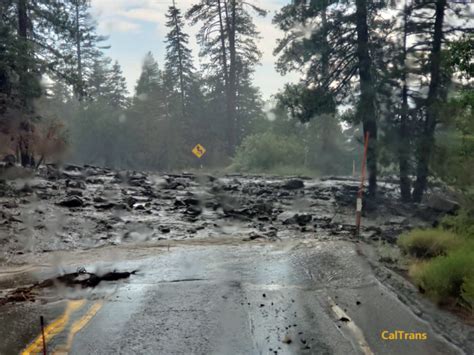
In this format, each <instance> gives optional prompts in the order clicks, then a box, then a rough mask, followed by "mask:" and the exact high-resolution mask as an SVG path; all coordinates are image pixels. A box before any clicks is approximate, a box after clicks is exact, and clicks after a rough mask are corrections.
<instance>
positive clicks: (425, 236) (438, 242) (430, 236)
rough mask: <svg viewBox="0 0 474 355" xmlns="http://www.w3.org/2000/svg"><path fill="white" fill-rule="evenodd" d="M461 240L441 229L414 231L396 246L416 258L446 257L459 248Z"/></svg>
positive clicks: (401, 237) (403, 236)
mask: <svg viewBox="0 0 474 355" xmlns="http://www.w3.org/2000/svg"><path fill="white" fill-rule="evenodd" d="M462 243H463V240H462V239H461V238H460V237H459V236H457V235H456V234H454V233H451V232H448V231H444V230H442V229H415V230H412V231H410V232H409V233H407V234H403V235H402V236H400V238H399V239H398V246H399V247H400V248H401V249H402V250H403V251H404V252H405V253H406V254H409V255H411V256H414V257H417V258H432V257H436V256H439V255H446V254H447V253H448V251H450V250H454V249H456V248H458V247H459V246H461V245H462Z"/></svg>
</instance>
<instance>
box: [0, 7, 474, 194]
mask: <svg viewBox="0 0 474 355" xmlns="http://www.w3.org/2000/svg"><path fill="white" fill-rule="evenodd" d="M266 15H267V13H266V11H265V10H264V9H261V8H259V7H258V6H256V5H255V4H252V3H251V2H244V1H241V0H212V1H207V0H201V1H198V2H196V3H195V4H194V5H193V6H192V7H191V8H189V9H179V8H178V7H176V6H175V5H172V6H170V7H169V9H168V12H167V15H166V17H167V22H166V28H167V31H168V32H167V35H166V43H165V45H166V56H165V61H164V62H163V63H158V62H157V61H156V60H155V58H154V57H153V54H152V53H151V52H149V53H147V54H144V59H143V65H142V72H141V75H140V78H139V79H138V81H137V83H136V86H135V88H134V90H133V92H131V93H129V92H128V91H127V87H126V82H125V78H124V76H123V74H122V69H121V67H120V64H119V63H118V62H116V61H115V62H114V61H113V60H112V59H110V58H108V57H107V55H106V52H107V48H108V46H107V38H105V37H103V36H101V35H99V34H98V32H97V29H96V23H95V20H94V18H93V17H92V16H91V12H90V2H89V1H88V0H63V1H50V0H35V1H28V0H1V2H0V17H1V22H0V134H1V135H2V136H1V149H2V152H1V155H3V156H6V155H10V156H15V157H16V158H17V161H18V162H20V163H21V164H22V165H23V166H33V167H36V166H38V165H39V164H41V163H43V162H45V161H48V162H53V161H68V162H75V163H81V164H95V165H103V166H107V167H111V168H119V169H137V170H138V169H144V170H152V171H171V170H183V169H193V168H199V167H201V166H203V167H204V168H207V169H212V168H215V169H217V168H223V167H229V166H230V168H229V169H232V170H238V171H250V172H269V173H279V174H298V173H301V174H306V173H315V174H346V175H347V174H351V173H352V167H353V163H354V161H355V162H356V166H357V167H359V164H360V161H359V160H360V155H361V152H362V149H363V148H362V145H363V137H364V135H365V134H367V133H368V134H369V149H368V162H367V163H368V175H369V193H370V195H372V196H375V194H376V186H377V176H378V175H380V174H390V175H396V176H398V177H399V180H400V190H401V196H402V198H403V199H404V200H406V201H408V200H414V201H420V200H421V199H422V196H423V193H424V192H425V191H426V188H427V182H428V178H429V177H430V176H436V177H440V178H442V179H444V180H445V181H447V182H448V183H449V184H451V185H453V186H456V187H459V188H462V189H465V190H466V189H467V190H469V189H472V175H473V174H472V171H474V160H473V154H472V153H473V151H474V141H473V136H474V127H473V125H474V123H473V122H474V119H473V113H472V103H473V91H472V74H473V70H474V65H473V62H472V58H473V51H474V49H473V34H472V27H471V26H472V7H470V5H468V4H463V3H455V2H449V1H447V0H432V1H409V0H406V1H399V2H390V1H371V0H342V1H330V0H312V1H309V2H308V1H293V2H292V3H291V4H288V5H286V6H284V7H283V8H282V9H281V10H280V11H279V12H278V13H277V14H276V15H275V16H274V18H273V23H274V25H275V26H276V28H279V29H280V30H282V32H283V34H284V35H283V37H282V38H280V39H279V41H278V43H277V47H276V48H275V51H274V55H275V56H276V58H277V59H276V63H277V64H276V65H277V69H278V71H279V72H280V73H281V74H282V75H284V74H286V73H288V72H290V71H292V72H296V73H298V74H299V75H300V78H301V80H300V82H298V83H295V84H288V85H286V86H285V88H284V89H283V90H281V91H280V92H279V93H276V94H275V96H274V98H273V99H272V100H271V101H270V102H264V101H263V100H262V98H261V95H260V93H259V89H258V83H256V82H254V80H253V73H254V70H255V66H256V65H258V64H259V61H260V57H261V53H260V51H259V49H258V41H259V33H258V31H257V29H256V26H255V23H254V20H255V17H256V16H266ZM185 24H188V25H192V26H197V27H198V28H199V32H198V35H197V42H198V44H199V46H200V52H199V57H200V62H201V63H200V65H199V66H198V65H197V63H195V59H194V58H193V56H192V53H191V50H190V46H189V35H188V34H187V33H186V30H185V28H186V26H185ZM152 49H153V48H150V50H152ZM197 143H200V144H202V145H204V146H205V147H206V149H207V153H206V155H205V157H204V158H203V159H201V160H198V159H197V158H196V157H194V156H193V155H192V154H191V149H192V148H193V147H194V145H195V144H197Z"/></svg>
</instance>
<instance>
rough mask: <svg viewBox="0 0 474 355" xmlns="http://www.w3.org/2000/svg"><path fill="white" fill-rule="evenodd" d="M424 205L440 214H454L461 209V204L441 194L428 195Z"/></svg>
mask: <svg viewBox="0 0 474 355" xmlns="http://www.w3.org/2000/svg"><path fill="white" fill-rule="evenodd" d="M424 203H425V204H426V205H427V206H428V207H430V208H432V209H433V210H435V211H438V212H444V213H454V212H456V211H457V210H458V209H459V203H457V202H456V201H453V200H450V199H449V198H447V197H444V196H441V195H439V194H431V195H428V196H427V197H426V199H425V201H424Z"/></svg>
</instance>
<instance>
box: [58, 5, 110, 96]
mask: <svg viewBox="0 0 474 355" xmlns="http://www.w3.org/2000/svg"><path fill="white" fill-rule="evenodd" d="M90 7H91V3H90V0H68V1H67V2H66V9H67V11H68V12H69V14H70V16H69V23H68V27H69V28H70V33H69V35H68V37H67V38H66V39H65V41H64V43H63V48H62V51H63V52H64V53H65V54H66V55H68V56H70V57H71V61H70V64H71V66H72V67H71V68H70V69H69V70H71V72H72V73H74V75H75V77H76V80H75V81H74V92H75V94H76V96H77V97H78V99H79V100H82V99H83V98H84V97H85V96H86V95H87V88H86V83H87V81H88V80H89V78H90V75H91V74H92V67H93V65H94V62H95V61H96V60H97V58H98V57H99V56H100V55H101V52H100V51H101V49H106V48H109V47H107V46H103V45H101V43H102V42H104V41H105V40H106V39H107V38H106V37H105V36H100V35H98V34H97V30H96V23H95V20H94V19H93V18H92V16H91V14H90Z"/></svg>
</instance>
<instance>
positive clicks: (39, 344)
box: [21, 300, 103, 355]
mask: <svg viewBox="0 0 474 355" xmlns="http://www.w3.org/2000/svg"><path fill="white" fill-rule="evenodd" d="M85 303H86V301H85V300H80V301H68V304H67V306H66V309H65V311H64V313H63V314H62V315H61V316H60V317H58V318H56V319H55V320H54V321H53V322H52V323H51V324H49V325H48V326H47V327H46V328H45V329H44V337H45V341H46V343H48V342H50V341H51V340H52V339H53V338H54V337H55V336H56V335H58V334H59V333H61V332H62V331H63V330H64V328H65V327H66V326H67V325H68V323H69V319H70V317H71V314H73V313H74V312H76V311H77V310H79V309H81V308H82V307H83V306H84V305H85ZM102 306H103V302H102V301H99V302H96V303H94V304H93V305H92V306H91V307H90V308H89V310H88V311H87V313H86V314H85V315H84V316H82V317H81V318H80V319H79V320H77V321H76V322H74V323H73V325H72V326H71V329H70V330H69V334H68V337H67V342H66V344H65V345H63V346H60V347H58V348H57V350H55V351H54V352H53V354H67V353H68V352H69V351H70V349H71V347H72V342H73V340H74V336H75V335H76V334H77V333H78V332H79V331H80V330H81V329H82V328H84V327H85V326H86V325H87V323H89V321H90V320H91V319H92V318H93V317H94V316H95V315H96V313H97V312H98V311H99V310H100V309H101V308H102ZM42 352H43V336H42V334H40V335H38V336H37V337H36V338H35V340H33V342H32V343H31V344H30V345H29V346H28V347H27V348H26V349H25V350H23V351H22V353H21V355H32V354H42Z"/></svg>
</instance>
